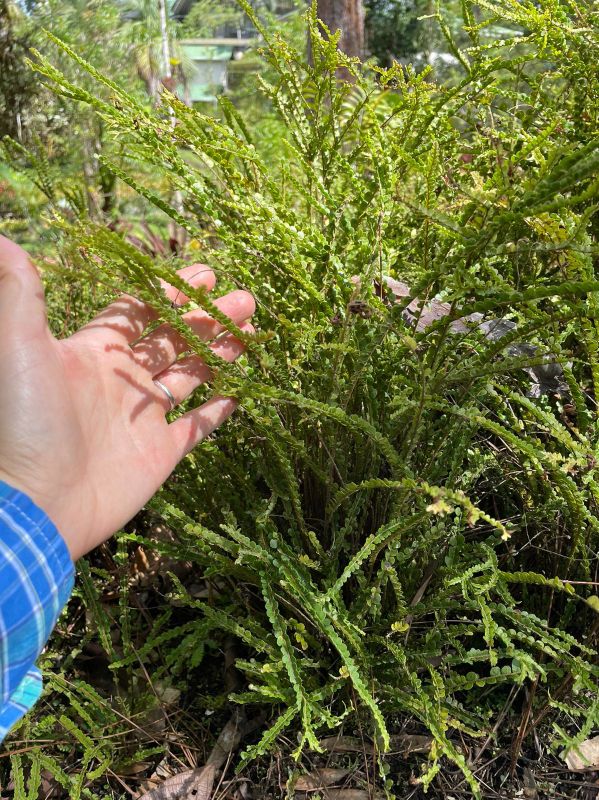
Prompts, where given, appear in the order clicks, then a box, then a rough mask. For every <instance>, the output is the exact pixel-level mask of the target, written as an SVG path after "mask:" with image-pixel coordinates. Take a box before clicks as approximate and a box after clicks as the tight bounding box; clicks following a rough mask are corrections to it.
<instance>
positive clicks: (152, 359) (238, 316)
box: [132, 290, 256, 377]
mask: <svg viewBox="0 0 599 800" xmlns="http://www.w3.org/2000/svg"><path fill="white" fill-rule="evenodd" d="M215 305H216V306H217V307H218V308H219V309H220V311H222V313H223V314H226V315H227V316H228V317H230V319H231V321H232V322H234V323H235V324H236V325H240V324H241V323H242V322H245V320H247V319H248V318H249V317H251V316H252V314H253V313H254V310H255V308H256V305H255V301H254V298H253V297H252V295H251V294H250V293H249V292H244V291H240V290H237V291H234V292H229V294H226V295H224V297H219V298H218V299H217V300H216V301H215ZM181 319H183V320H184V321H185V322H186V323H187V324H188V325H189V326H190V328H191V329H192V330H193V332H194V333H195V334H196V335H197V336H199V337H200V338H201V339H203V340H204V341H210V339H214V338H215V337H216V336H218V334H219V333H222V331H223V330H224V327H223V326H222V325H221V324H220V322H217V321H216V320H214V319H212V317H210V316H209V315H208V314H207V313H206V312H205V311H203V310H198V311H188V312H187V314H183V315H182V317H181ZM188 349H189V345H188V344H187V342H186V340H185V339H184V337H183V336H181V335H180V334H179V333H177V331H175V330H174V329H173V328H171V327H170V325H166V324H164V325H160V326H159V327H158V328H156V330H154V331H152V332H151V333H149V334H148V335H147V336H144V338H143V339H141V340H140V341H139V342H138V343H137V344H136V345H134V346H133V348H132V350H133V353H134V354H135V358H136V360H137V361H138V363H139V364H140V365H141V366H142V367H144V368H145V369H147V371H148V372H149V373H150V375H152V376H154V377H156V376H158V375H159V374H160V373H161V372H163V371H164V370H165V369H167V368H168V367H170V365H171V364H173V363H174V362H175V360H176V359H177V356H179V355H180V354H181V353H184V352H185V351H186V350H188Z"/></svg>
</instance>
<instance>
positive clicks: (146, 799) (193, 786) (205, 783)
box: [138, 764, 216, 800]
mask: <svg viewBox="0 0 599 800" xmlns="http://www.w3.org/2000/svg"><path fill="white" fill-rule="evenodd" d="M215 775H216V769H215V768H214V767H213V766H212V765H211V764H209V765H208V766H206V767H202V768H201V769H190V770H187V772H180V773H179V774H178V775H173V776H172V778H167V779H166V780H165V781H163V782H162V783H161V784H160V786H157V787H156V788H155V789H152V790H151V791H150V792H146V794H143V795H142V796H141V797H139V798H138V800H210V798H211V796H212V786H213V784H214V778H215Z"/></svg>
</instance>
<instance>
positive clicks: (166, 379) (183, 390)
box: [154, 322, 254, 411]
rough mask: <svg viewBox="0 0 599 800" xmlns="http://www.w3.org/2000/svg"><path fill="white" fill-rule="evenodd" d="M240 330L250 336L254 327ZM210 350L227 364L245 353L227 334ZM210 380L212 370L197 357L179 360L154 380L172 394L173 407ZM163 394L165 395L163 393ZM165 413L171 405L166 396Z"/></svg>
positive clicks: (244, 326)
mask: <svg viewBox="0 0 599 800" xmlns="http://www.w3.org/2000/svg"><path fill="white" fill-rule="evenodd" d="M240 329H241V330H242V331H243V332H244V333H248V334H252V333H253V332H254V327H253V325H251V324H250V323H249V322H247V323H245V324H243V325H241V327H240ZM210 349H211V350H212V352H213V353H214V355H215V356H218V357H219V358H222V360H223V361H227V362H229V363H231V362H233V361H235V359H237V358H239V356H240V355H241V354H242V353H243V352H244V351H245V345H244V344H243V342H240V341H239V339H237V338H236V337H235V336H233V335H232V334H227V335H226V336H223V337H222V338H220V339H218V340H217V341H216V342H214V343H213V344H212V345H211V346H210ZM211 378H212V370H211V369H210V367H208V366H207V365H206V364H205V363H204V361H202V359H201V358H200V357H199V356H196V355H191V356H186V357H185V358H182V359H180V361H177V362H176V363H175V364H173V365H172V366H171V367H169V368H168V369H166V370H164V372H161V373H160V374H159V375H156V376H155V378H154V380H155V381H159V382H160V383H161V384H162V385H163V386H165V387H166V388H167V390H168V391H169V392H170V393H171V394H172V396H173V399H174V405H179V403H182V402H183V400H185V399H186V398H187V397H189V395H190V394H191V393H192V392H193V391H194V390H195V389H197V388H198V386H201V385H202V384H203V383H207V382H208V381H209V380H211ZM163 394H165V393H164V392H163ZM161 402H162V405H164V407H165V411H169V410H170V406H171V405H172V404H173V403H172V402H171V401H170V399H169V398H168V396H167V395H166V394H165V396H164V397H163V398H162V397H161Z"/></svg>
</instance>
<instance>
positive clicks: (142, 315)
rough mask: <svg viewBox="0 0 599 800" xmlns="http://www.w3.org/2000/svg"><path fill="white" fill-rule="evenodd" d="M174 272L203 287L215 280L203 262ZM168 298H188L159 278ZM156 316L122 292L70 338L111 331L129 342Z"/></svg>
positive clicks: (185, 300)
mask: <svg viewBox="0 0 599 800" xmlns="http://www.w3.org/2000/svg"><path fill="white" fill-rule="evenodd" d="M177 275H178V276H179V277H180V278H182V279H183V280H184V281H185V282H186V283H188V284H189V285H190V286H192V287H194V288H196V287H199V286H202V287H204V288H205V289H206V290H207V291H211V290H212V289H213V288H214V286H215V284H216V276H215V274H214V272H213V271H212V270H211V269H209V268H208V267H207V266H205V265H204V264H191V265H190V266H188V267H183V269H180V270H178V271H177ZM161 284H162V288H163V289H164V291H165V293H166V296H167V297H168V299H169V300H170V301H171V302H172V303H174V304H175V305H177V306H183V305H185V304H186V303H188V302H189V297H187V295H185V294H183V292H181V290H180V289H176V288H175V287H174V286H171V285H170V284H168V283H166V282H165V281H161ZM155 319H156V312H155V311H154V309H153V308H151V307H150V306H148V305H147V304H146V303H144V302H142V301H141V300H138V299H137V298H136V297H132V296H131V295H128V294H124V295H122V296H121V297H119V298H118V299H117V300H115V301H114V303H111V304H110V305H108V306H106V308H104V309H103V310H102V311H101V312H100V313H99V314H98V315H97V316H96V317H95V318H94V319H93V320H92V321H91V322H89V323H88V324H87V325H85V326H84V327H83V328H81V330H79V331H77V333H75V334H74V336H73V338H75V337H79V336H81V335H89V334H90V333H97V332H99V331H110V332H111V333H112V334H116V335H118V336H119V337H121V338H122V339H123V340H124V341H125V342H126V343H127V344H131V343H132V342H134V341H135V340H136V339H139V337H140V336H141V335H142V333H143V332H144V330H145V329H146V328H147V327H148V325H149V324H150V322H152V321H153V320H155Z"/></svg>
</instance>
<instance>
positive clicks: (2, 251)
mask: <svg viewBox="0 0 599 800" xmlns="http://www.w3.org/2000/svg"><path fill="white" fill-rule="evenodd" d="M46 329H47V319H46V302H45V299H44V287H43V286H42V282H41V280H40V276H39V275H38V272H37V269H36V268H35V267H34V265H33V264H32V263H31V261H30V259H29V256H28V255H27V253H26V252H25V251H24V250H23V249H22V248H21V247H19V245H18V244H15V243H14V242H11V241H10V239H7V238H6V237H4V236H0V341H5V340H6V339H12V340H13V341H14V339H15V337H16V338H17V339H21V340H22V339H29V338H32V337H35V336H38V335H40V334H41V333H42V331H45V330H46Z"/></svg>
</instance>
